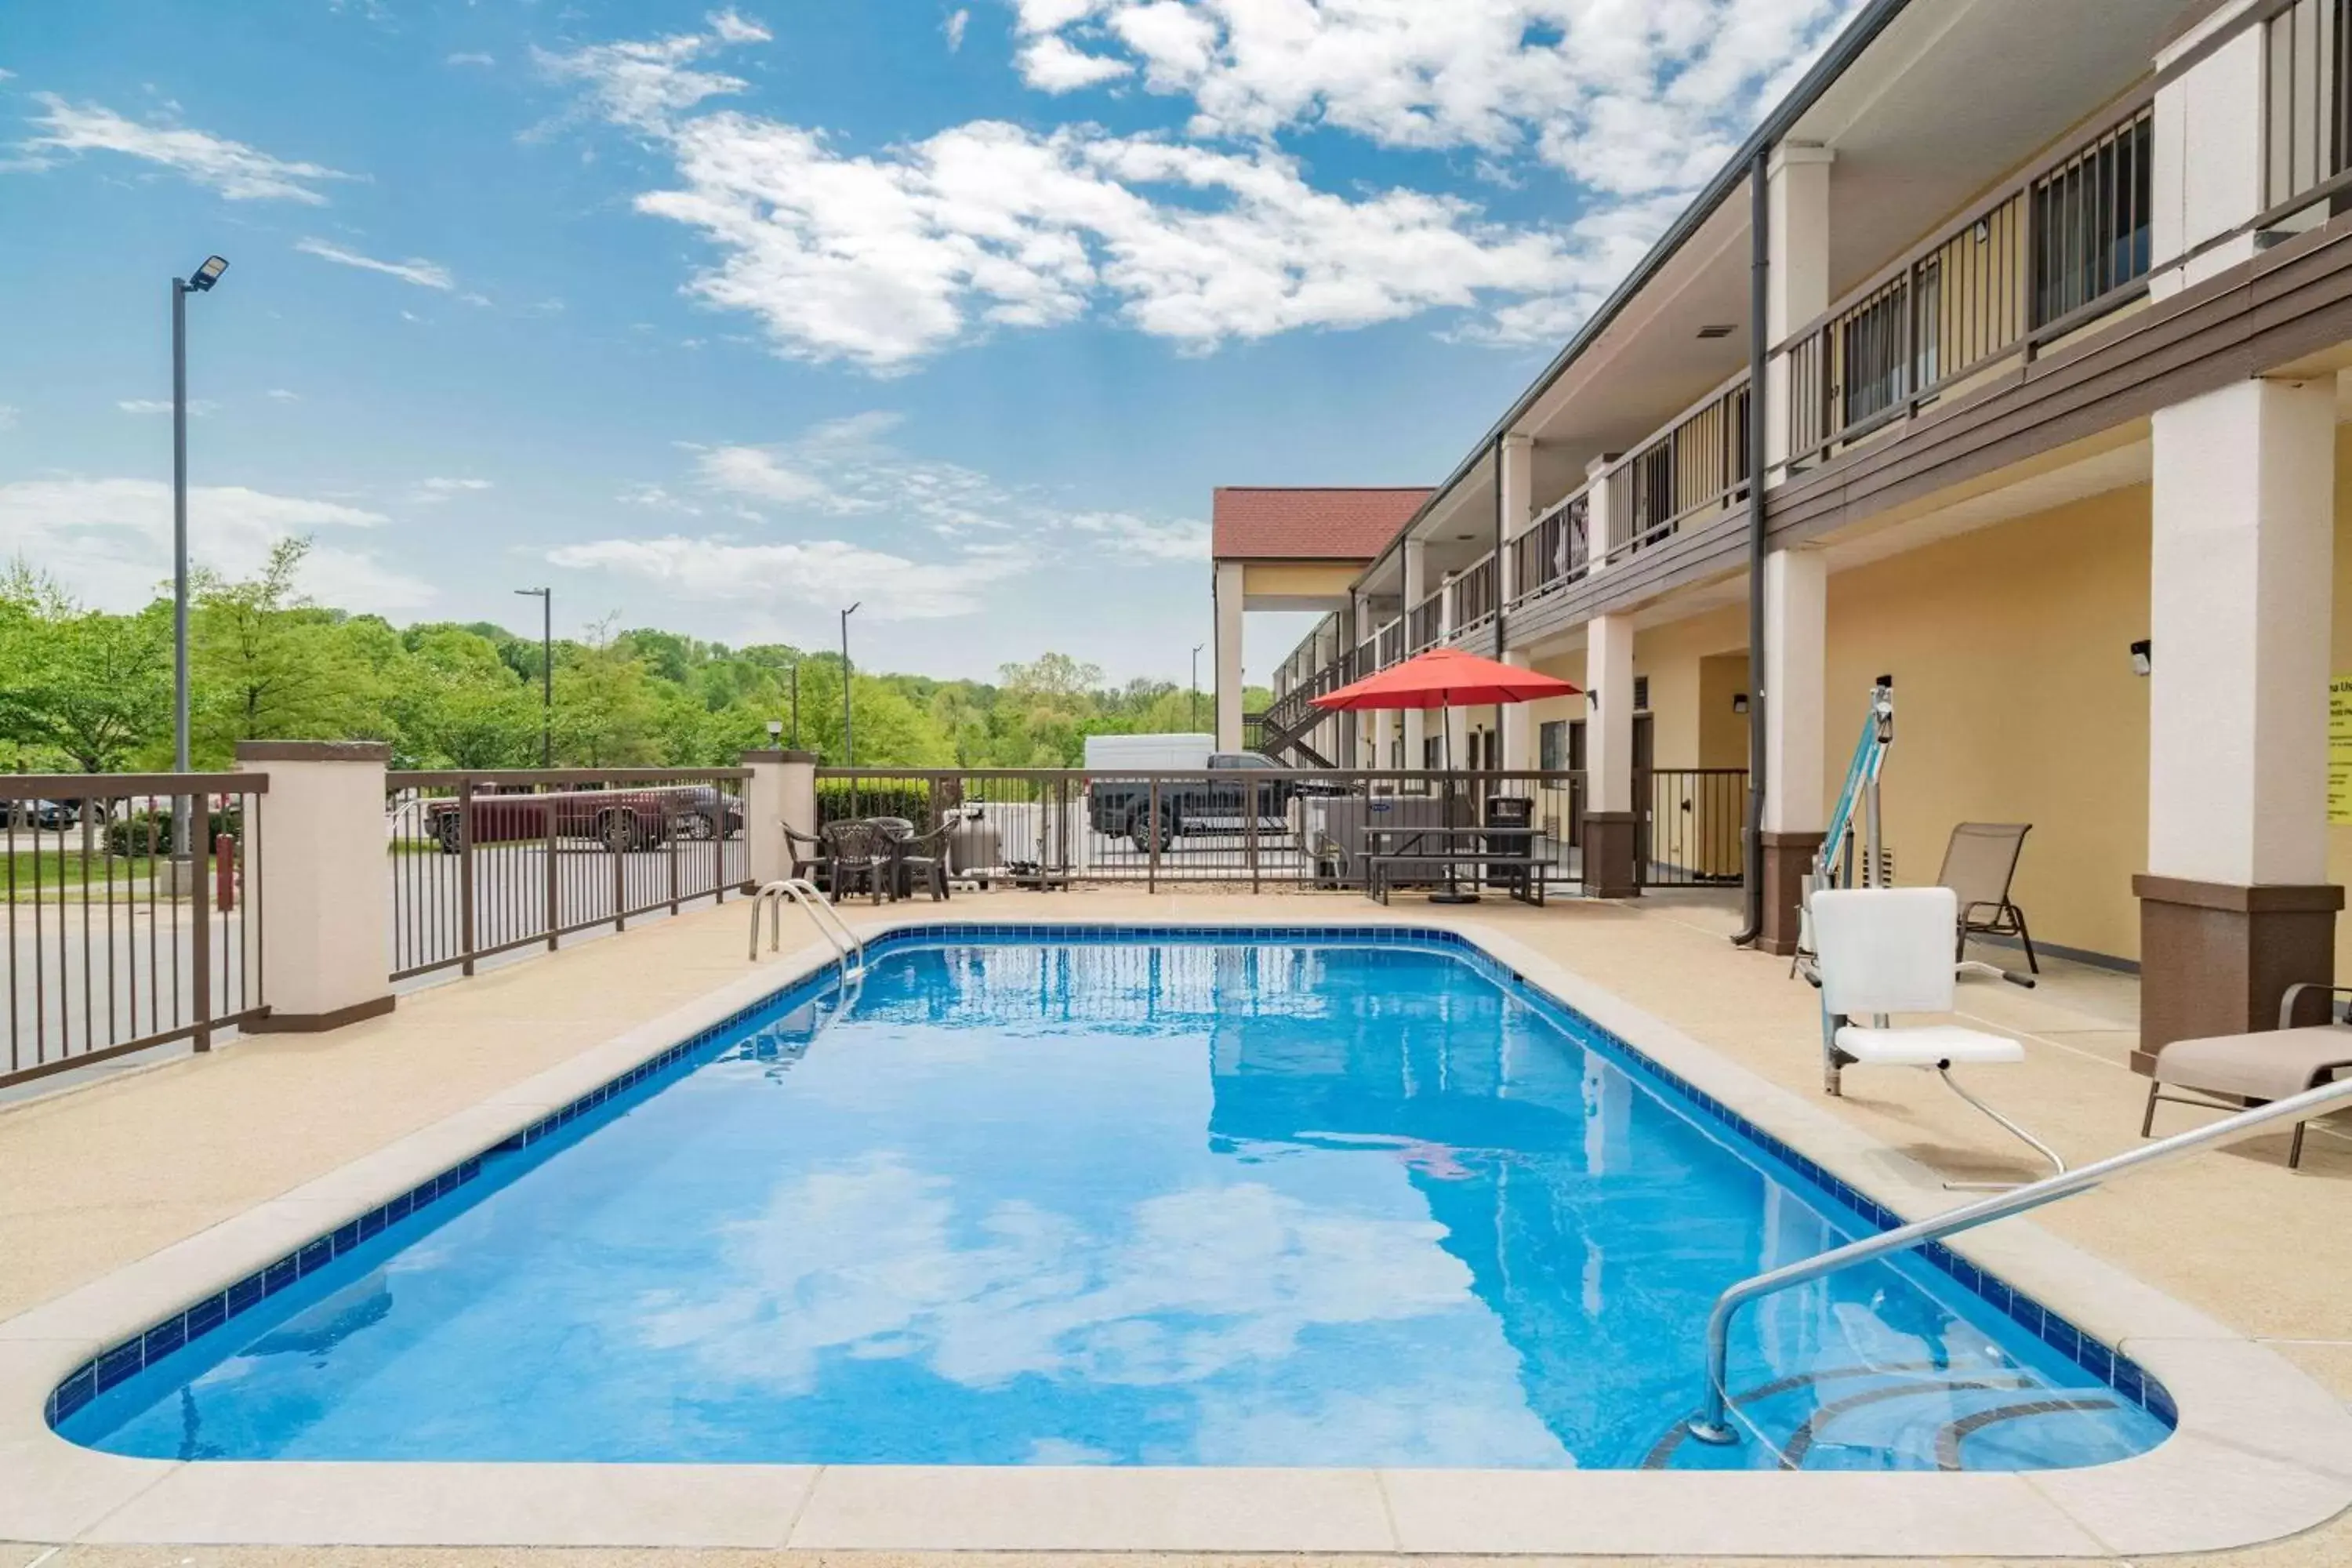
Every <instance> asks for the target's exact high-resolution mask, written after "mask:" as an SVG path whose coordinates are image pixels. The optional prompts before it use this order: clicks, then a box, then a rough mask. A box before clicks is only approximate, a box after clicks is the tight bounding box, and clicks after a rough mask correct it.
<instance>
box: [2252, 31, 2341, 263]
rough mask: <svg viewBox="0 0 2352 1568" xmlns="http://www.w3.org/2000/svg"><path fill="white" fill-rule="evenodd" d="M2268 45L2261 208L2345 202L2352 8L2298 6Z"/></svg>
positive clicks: (2266, 40) (2267, 37)
mask: <svg viewBox="0 0 2352 1568" xmlns="http://www.w3.org/2000/svg"><path fill="white" fill-rule="evenodd" d="M2263 44H2264V47H2265V48H2266V49H2267V51H2268V54H2267V58H2266V60H2265V66H2266V73H2265V74H2266V78H2267V91H2266V92H2265V95H2264V97H2265V100H2266V103H2267V106H2268V115H2269V122H2268V125H2267V126H2266V128H2265V129H2266V132H2267V138H2266V140H2267V145H2266V148H2265V155H2264V158H2263V164H2264V167H2263V202H2264V204H2265V205H2267V206H2269V207H2271V208H2273V210H2274V211H2275V210H2276V209H2280V208H2284V207H2289V206H2292V205H2294V204H2296V203H2299V202H2311V201H2315V200H2317V199H2318V198H2319V197H2321V196H2322V195H2336V196H2337V197H2338V198H2340V197H2341V196H2342V195H2343V194H2344V190H2345V187H2346V186H2347V184H2352V93H2347V92H2346V90H2345V86H2346V83H2347V80H2352V0H2295V3H2294V5H2289V6H2288V7H2287V8H2286V9H2285V10H2284V11H2282V12H2280V13H2279V14H2278V15H2277V16H2273V17H2272V18H2271V19H2270V22H2269V24H2268V31H2267V33H2266V34H2265V36H2264V38H2263ZM2336 205H2338V204H2336V203H2331V204H2330V206H2331V207H2334V206H2336ZM2264 216H2266V217H2267V216H2272V215H2270V214H2265V215H2264ZM2280 216H2284V215H2283V214H2282V215H2280Z"/></svg>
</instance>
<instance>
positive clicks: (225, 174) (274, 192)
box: [21, 92, 356, 206]
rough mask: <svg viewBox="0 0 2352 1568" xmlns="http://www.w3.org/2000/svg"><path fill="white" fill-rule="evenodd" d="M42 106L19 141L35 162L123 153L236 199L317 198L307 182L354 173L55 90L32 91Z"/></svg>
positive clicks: (322, 198)
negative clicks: (73, 99)
mask: <svg viewBox="0 0 2352 1568" xmlns="http://www.w3.org/2000/svg"><path fill="white" fill-rule="evenodd" d="M33 98H34V101H35V102H37V103H38V104H40V105H41V107H42V112H41V113H39V114H37V115H34V116H33V117H32V123H33V124H34V125H36V126H38V127H39V128H40V130H41V132H42V134H40V135H38V136H35V137H33V138H32V139H30V140H29V141H26V142H23V143H22V144H21V146H22V150H23V151H24V152H25V153H26V154H27V155H28V157H29V158H30V160H31V161H32V162H33V163H37V164H46V163H47V162H48V161H49V158H48V155H49V154H52V153H89V152H104V153H122V154H124V155H125V156H128V157H132V158H139V159H143V160H144V161H146V162H148V163H156V164H161V165H162V166H163V167H164V168H167V169H171V170H173V171H176V172H177V173H179V174H184V175H185V176H186V177H187V178H188V179H190V180H193V181H194V182H195V183H196V184H200V185H203V186H205V187H206V188H208V189H210V190H214V191H217V192H219V193H220V194H221V195H224V196H226V197H227V198H228V199H229V200H230V201H233V202H245V201H285V202H302V203H306V204H308V205H312V206H318V205H323V204H324V203H325V202H326V199H327V198H326V197H325V196H324V195H320V193H319V192H318V191H316V190H314V189H312V188H311V187H312V186H314V185H316V184H320V183H321V182H324V181H329V180H349V179H352V178H355V177H356V176H354V175H351V174H344V173H342V172H341V170H338V169H330V168H328V167H326V166H325V165H323V164H320V163H296V162H290V161H289V160H287V159H283V158H276V157H272V156H271V155H270V154H268V153H264V152H261V151H259V150H258V149H256V148H252V147H248V146H247V145H246V144H245V143H244V142H232V141H230V140H228V139H227V138H226V137H225V136H215V135H212V134H210V133H209V132H203V131H192V130H189V129H187V128H186V127H184V126H171V125H142V124H141V123H140V122H139V121H135V120H128V119H125V118H124V117H123V116H121V115H120V114H117V113H115V112H114V111H113V110H110V109H106V108H103V107H101V106H100V105H97V104H81V105H77V104H69V103H68V102H67V101H66V100H64V99H62V98H59V97H58V96H57V95H56V94H55V93H48V92H42V93H36V94H34V95H33Z"/></svg>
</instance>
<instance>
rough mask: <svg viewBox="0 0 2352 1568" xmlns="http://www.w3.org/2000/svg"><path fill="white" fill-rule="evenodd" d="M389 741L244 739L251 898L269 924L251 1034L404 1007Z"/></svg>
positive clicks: (239, 758)
mask: <svg viewBox="0 0 2352 1568" xmlns="http://www.w3.org/2000/svg"><path fill="white" fill-rule="evenodd" d="M391 757H392V748H391V747H389V746H387V745H385V744H383V742H380V741H242V742H238V743H237V748H236V766H237V769H238V771H239V772H253V773H268V775H269V788H268V790H266V791H264V792H263V793H261V794H259V795H255V796H254V797H253V804H252V805H251V807H250V808H249V809H250V810H252V811H253V812H254V813H255V815H256V817H257V825H256V827H255V832H254V843H255V846H256V848H255V849H254V850H253V851H252V852H251V858H250V866H249V869H248V871H247V877H248V879H250V881H251V884H252V886H251V887H250V888H249V889H248V890H247V898H248V899H249V900H251V903H250V906H249V907H250V908H251V909H252V910H257V911H258V915H259V919H260V923H261V975H262V997H263V1000H264V1001H266V1002H267V1003H268V1005H269V1011H268V1014H267V1015H265V1016H262V1017H259V1018H257V1019H254V1020H252V1021H250V1022H248V1023H247V1024H245V1025H243V1026H242V1027H243V1028H244V1030H245V1032H246V1033H247V1034H310V1033H316V1032H318V1031H320V1030H324V1029H334V1028H340V1027H341V1026H343V1025H345V1024H355V1023H357V1022H359V1021H360V1020H361V1019H362V1018H373V1017H378V1016H382V1015H383V1014H386V1013H389V1012H391V1011H392V1007H393V995H392V981H391V978H390V976H391V973H392V948H391V927H392V874H391V868H390V865H389V858H388V857H387V855H386V842H387V841H386V838H385V835H384V778H383V775H384V767H385V764H386V763H388V762H390V760H391Z"/></svg>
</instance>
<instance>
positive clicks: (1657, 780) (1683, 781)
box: [1633, 768, 1748, 888]
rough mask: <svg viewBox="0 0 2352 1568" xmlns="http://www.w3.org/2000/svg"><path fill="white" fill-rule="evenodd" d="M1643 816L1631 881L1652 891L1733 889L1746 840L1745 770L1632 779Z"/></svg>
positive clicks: (1681, 771) (1654, 772)
mask: <svg viewBox="0 0 2352 1568" xmlns="http://www.w3.org/2000/svg"><path fill="white" fill-rule="evenodd" d="M1633 801H1634V804H1635V805H1636V806H1637V807H1639V808H1640V809H1641V810H1642V812H1643V817H1642V820H1641V822H1640V824H1639V826H1638V827H1637V828H1636V834H1637V837H1636V839H1635V851H1634V865H1633V873H1634V878H1635V879H1636V880H1637V881H1639V882H1640V883H1641V884H1642V885H1643V887H1650V888H1705V887H1722V886H1727V885H1737V884H1738V881H1739V880H1740V877H1741V872H1742V859H1743V857H1742V856H1741V854H1740V848H1741V846H1742V845H1743V844H1744V843H1745V842H1746V837H1747V826H1746V825H1747V809H1748V770H1747V769H1746V768H1654V769H1651V770H1648V771H1647V772H1646V773H1637V774H1635V775H1634V779H1633Z"/></svg>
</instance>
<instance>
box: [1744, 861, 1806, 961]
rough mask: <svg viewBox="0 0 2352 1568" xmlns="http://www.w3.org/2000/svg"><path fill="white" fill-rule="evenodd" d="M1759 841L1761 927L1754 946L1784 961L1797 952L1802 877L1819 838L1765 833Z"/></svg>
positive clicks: (1803, 877)
mask: <svg viewBox="0 0 2352 1568" xmlns="http://www.w3.org/2000/svg"><path fill="white" fill-rule="evenodd" d="M1759 837H1760V839H1761V841H1762V843H1763V846H1764V924H1763V928H1762V930H1761V931H1759V932H1758V934H1757V937H1756V946H1757V950H1758V951H1759V952H1769V953H1774V954H1777V955H1778V956H1780V957H1782V958H1786V957H1788V956H1789V955H1790V953H1792V952H1796V951H1797V933H1798V914H1799V910H1800V909H1801V905H1802V903H1803V893H1804V886H1805V874H1806V873H1807V872H1809V871H1811V869H1812V868H1813V857H1814V856H1815V855H1816V854H1817V853H1819V852H1820V850H1821V847H1822V835H1820V834H1818V833H1766V834H1762V835H1760V836H1759Z"/></svg>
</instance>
